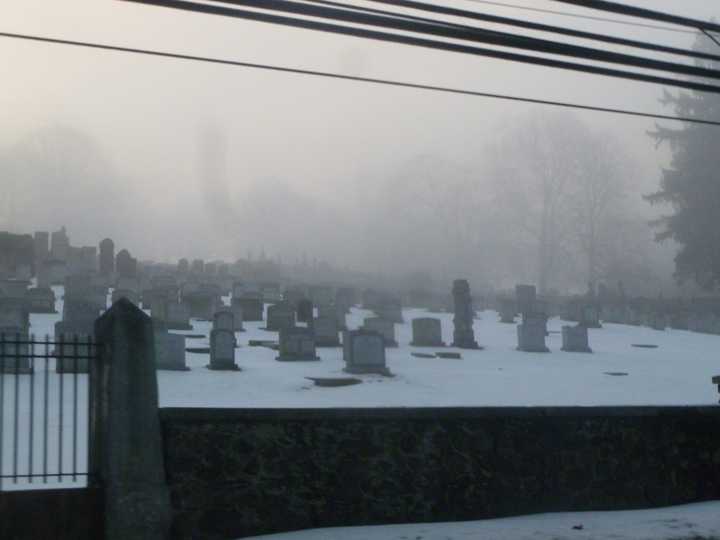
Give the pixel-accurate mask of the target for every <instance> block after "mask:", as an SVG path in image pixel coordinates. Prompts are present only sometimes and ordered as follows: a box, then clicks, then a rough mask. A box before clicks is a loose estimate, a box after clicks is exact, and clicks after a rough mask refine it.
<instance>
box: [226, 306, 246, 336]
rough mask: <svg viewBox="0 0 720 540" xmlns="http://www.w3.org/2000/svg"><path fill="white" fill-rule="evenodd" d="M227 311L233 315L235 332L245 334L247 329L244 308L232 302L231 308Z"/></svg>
mask: <svg viewBox="0 0 720 540" xmlns="http://www.w3.org/2000/svg"><path fill="white" fill-rule="evenodd" d="M227 309H228V310H229V311H230V312H232V314H233V330H234V331H235V332H244V331H245V328H244V327H243V310H242V307H240V304H237V303H235V302H231V303H230V307H229V308H227Z"/></svg>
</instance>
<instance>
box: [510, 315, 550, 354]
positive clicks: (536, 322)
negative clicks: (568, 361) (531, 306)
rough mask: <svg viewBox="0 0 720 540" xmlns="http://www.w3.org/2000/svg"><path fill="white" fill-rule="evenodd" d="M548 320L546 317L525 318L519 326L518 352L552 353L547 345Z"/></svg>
mask: <svg viewBox="0 0 720 540" xmlns="http://www.w3.org/2000/svg"><path fill="white" fill-rule="evenodd" d="M546 335H547V318H546V317H545V316H544V315H540V316H535V317H532V316H531V317H525V318H523V321H522V322H521V323H520V324H519V325H518V326H517V338H518V347H517V348H518V350H519V351H524V352H550V349H548V348H547V346H546V345H545V336H546Z"/></svg>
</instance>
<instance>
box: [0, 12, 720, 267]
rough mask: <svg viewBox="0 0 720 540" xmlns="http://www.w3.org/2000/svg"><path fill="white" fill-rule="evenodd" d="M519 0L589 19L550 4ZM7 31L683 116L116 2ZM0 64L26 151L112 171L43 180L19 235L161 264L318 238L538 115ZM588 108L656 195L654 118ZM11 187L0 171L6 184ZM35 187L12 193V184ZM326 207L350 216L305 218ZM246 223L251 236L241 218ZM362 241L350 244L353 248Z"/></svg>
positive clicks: (5, 54) (83, 63)
mask: <svg viewBox="0 0 720 540" xmlns="http://www.w3.org/2000/svg"><path fill="white" fill-rule="evenodd" d="M433 1H436V2H437V3H443V4H447V5H453V6H458V7H467V8H469V9H475V10H482V11H486V12H489V13H496V14H503V15H508V16H513V17H518V18H525V19H528V18H529V19H532V20H536V21H542V22H549V23H553V24H559V25H570V26H573V27H575V28H581V29H588V30H595V31H600V32H607V33H613V34H616V35H621V36H626V37H632V38H635V39H643V40H651V41H654V42H658V43H664V44H669V45H675V46H682V47H690V46H691V44H692V42H693V40H694V36H693V35H692V34H688V33H679V32H669V31H665V30H653V29H641V28H637V27H629V26H624V25H617V24H611V23H601V22H595V21H587V20H579V19H573V18H568V17H563V16H558V15H541V14H538V13H533V12H528V11H524V10H520V9H511V8H504V7H492V6H488V5H483V4H480V3H475V2H472V1H461V0H453V1H451V0H443V1H442V2H441V1H440V0H433ZM511 3H514V4H522V5H525V6H531V7H542V8H548V9H556V10H560V11H566V12H572V11H580V10H574V9H573V8H572V7H570V6H565V5H562V4H558V3H554V2H552V1H546V0H513V1H512V2H511ZM632 3H633V4H635V5H640V6H646V7H651V8H654V9H658V10H665V11H669V12H674V13H679V14H683V15H687V16H692V17H697V18H703V19H709V18H712V17H714V16H717V15H718V14H719V13H720V5H718V3H717V2H716V1H714V0H633V1H632ZM584 13H588V14H593V13H592V12H587V11H585V12H584ZM595 15H598V14H597V13H595ZM613 18H619V17H615V16H613ZM0 31H3V32H18V33H30V34H37V35H43V36H51V37H59V38H67V39H76V40H89V41H96V42H102V43H108V44H117V45H125V46H133V47H146V48H153V49H159V50H164V51H173V52H181V53H187V54H197V55H208V56H215V57H219V58H225V59H233V60H242V61H248V62H261V63H262V62H264V63H269V64H277V65H284V66H292V67H303V68H310V69H318V70H328V71H336V72H342V73H347V74H354V75H363V76H368V77H386V78H392V79H397V80H403V81H411V82H418V83H426V84H436V85H443V86H453V87H460V88H466V89H473V90H478V91H485V92H498V93H507V94H513V95H520V96H532V97H536V98H543V99H553V100H566V101H572V102H577V103H585V104H596V105H602V106H608V107H621V108H632V109H638V110H643V111H653V112H662V113H668V112H670V111H668V110H666V109H663V107H662V106H661V105H660V104H659V103H658V97H659V96H660V93H661V88H660V87H658V86H655V85H650V84H643V83H633V82H625V81H619V80H614V79H609V78H603V77H598V76H591V75H580V74H573V73H568V72H562V71H559V70H551V69H546V68H536V67H531V66H527V65H522V64H512V63H504V62H500V61H496V60H490V59H483V58H478V57H470V56H463V55H459V54H454V53H445V52H440V51H428V50H424V49H419V48H413V47H408V46H400V45H393V44H381V43H373V42H369V41H365V40H361V39H357V38H350V37H336V36H331V35H325V34H317V33H311V32H308V31H303V30H293V29H287V28H282V27H276V26H272V25H265V24H259V23H251V22H243V21H240V20H234V19H226V18H222V17H216V16H209V15H201V14H191V13H183V12H178V11H173V10H167V9H161V8H154V7H148V6H142V5H134V4H129V3H125V2H121V1H112V0H64V1H62V2H57V1H54V0H23V1H22V2H9V1H5V2H2V3H0ZM639 54H642V53H639ZM0 65H2V66H3V72H4V76H3V78H2V79H3V81H2V90H0V144H2V145H14V144H17V143H18V141H22V140H23V138H24V137H33V136H34V134H37V133H43V132H46V131H47V130H50V131H52V130H60V133H62V132H63V130H73V131H77V132H79V133H82V134H84V135H86V136H88V137H90V138H91V139H92V141H94V142H93V144H96V145H97V148H98V150H99V151H100V152H101V153H102V154H103V155H104V156H105V158H106V159H107V160H108V163H109V164H110V166H111V169H109V170H108V172H107V174H104V173H103V172H102V171H101V172H99V173H98V174H97V175H96V178H95V182H96V185H95V186H94V187H90V188H88V189H87V192H88V193H90V194H91V195H92V196H91V197H90V196H88V197H89V198H85V199H84V200H81V201H79V202H78V203H77V204H74V202H73V201H70V200H68V199H67V198H65V199H62V200H61V203H60V202H59V201H60V199H58V196H59V195H61V194H62V192H63V191H65V189H64V188H63V187H62V186H60V185H55V186H46V187H47V188H48V189H46V190H43V196H42V197H41V198H42V199H43V200H40V201H38V204H37V206H36V207H35V208H34V209H33V210H32V211H31V212H26V211H20V212H18V211H17V209H16V210H15V214H14V216H13V218H12V219H13V220H14V221H13V222H12V223H10V224H9V225H10V226H11V227H15V228H27V227H33V228H51V229H55V228H58V227H59V226H60V225H62V224H67V225H68V226H69V227H70V234H71V235H72V236H73V238H75V239H76V240H77V242H78V243H82V242H89V243H95V242H97V240H99V239H100V238H102V237H103V236H105V235H112V236H114V237H115V239H116V241H117V242H118V243H119V244H120V245H127V246H129V247H131V249H133V248H134V250H135V252H137V253H138V254H140V255H141V256H145V257H156V258H159V259H163V258H172V257H177V256H182V255H189V256H193V255H200V256H205V257H210V256H225V257H231V256H235V255H238V254H239V252H241V253H244V250H245V248H247V249H258V248H259V247H260V246H265V245H267V247H268V250H269V251H273V247H275V249H277V248H278V246H280V247H282V245H283V243H282V242H281V241H280V240H278V239H281V238H283V234H284V233H283V231H284V230H286V229H287V228H288V227H289V226H288V225H287V223H292V224H293V225H292V228H295V227H299V228H302V226H303V223H304V221H303V219H304V217H307V218H308V219H310V220H311V221H313V220H314V221H313V224H312V227H309V228H308V230H309V231H310V232H311V233H312V234H315V232H316V231H318V230H322V229H323V227H327V228H330V229H332V228H335V227H336V225H337V224H334V223H331V222H327V221H329V220H330V217H331V216H332V218H333V219H337V220H339V221H340V222H341V221H342V220H343V219H344V218H343V215H344V214H345V211H346V210H347V209H351V208H353V207H354V206H357V208H354V211H355V212H356V213H361V212H362V211H363V209H362V207H361V206H362V204H364V203H365V202H366V201H371V200H372V197H369V198H364V195H367V193H366V192H370V193H372V192H378V193H381V192H382V190H383V182H386V181H387V176H386V174H385V172H386V171H388V170H393V169H394V168H396V167H401V166H402V164H403V163H406V162H408V161H411V160H413V159H414V158H415V157H417V156H418V155H436V156H438V157H439V158H440V159H442V160H447V161H450V162H457V163H459V164H461V165H465V164H470V163H473V160H474V159H475V157H476V156H477V155H479V153H480V152H481V150H482V149H483V148H485V147H486V146H487V144H488V143H489V142H491V141H492V140H493V139H494V138H495V137H497V136H498V133H499V132H501V131H502V129H503V127H504V126H506V125H508V124H510V123H511V122H512V121H513V119H515V118H518V117H520V116H522V115H523V114H525V113H527V112H528V111H530V110H532V109H535V108H537V107H536V106H530V105H521V104H516V103H506V102H500V101H494V100H487V99H481V98H472V97H463V96H450V95H444V94H438V93H431V92H422V91H414V90H408V89H402V88H387V87H375V86H372V85H364V84H357V83H351V82H339V81H331V80H324V79H314V78H308V77H300V76H293V75H286V74H280V73H268V72H263V71H257V70H248V69H242V68H233V67H225V66H217V65H208V64H201V63H191V62H185V61H177V60H170V59H160V58H152V57H142V56H137V55H129V54H123V53H112V52H102V51H92V50H83V49H78V48H72V47H66V46H59V45H46V44H39V43H30V42H22V41H18V40H11V39H7V38H0ZM578 116H579V117H580V118H581V119H582V120H583V121H585V122H586V123H589V124H592V125H593V126H596V127H597V128H598V129H602V130H607V132H608V133H609V134H611V135H612V136H614V137H617V138H618V139H619V140H622V141H623V143H624V144H625V145H626V146H627V147H628V149H630V151H631V153H632V154H633V155H634V156H635V157H636V158H637V159H638V160H639V161H640V163H641V164H642V174H640V175H639V177H638V179H637V194H636V195H637V196H638V197H639V194H641V193H645V192H647V191H648V190H652V189H653V186H654V185H655V184H656V183H657V179H658V173H659V170H660V167H661V166H663V165H665V164H666V159H667V155H666V153H665V152H664V151H662V150H660V151H658V150H656V149H655V146H654V144H653V142H652V141H651V140H650V139H649V138H648V137H647V135H646V131H647V130H648V129H650V128H651V127H652V126H653V122H652V121H648V120H643V119H629V118H622V117H617V116H612V115H604V114H597V113H578ZM212 132H215V133H219V134H220V135H221V138H222V137H225V138H226V141H225V148H226V156H227V166H226V167H225V168H224V169H223V170H224V173H225V175H226V176H225V177H226V178H227V184H222V185H210V186H209V185H208V183H207V174H208V171H207V167H205V166H203V164H202V148H203V147H204V146H203V143H201V142H200V141H201V138H202V137H204V135H202V134H207V133H212ZM205 146H207V145H205ZM210 155H212V152H210ZM12 181H13V180H12V179H11V178H8V177H7V176H5V177H0V183H6V184H10V183H11V182H12ZM478 181H479V182H482V179H481V178H479V179H478ZM58 182H59V181H58ZM70 182H72V180H70ZM25 187H28V186H17V185H13V186H11V189H10V190H9V192H10V193H12V189H16V190H17V189H25ZM81 188H82V190H85V187H82V186H81ZM78 189H80V188H78ZM286 191H287V192H289V193H293V194H295V195H297V197H296V198H297V200H298V204H297V208H299V209H301V210H302V212H303V213H304V214H308V215H307V216H305V215H302V216H287V215H285V216H282V217H281V216H278V215H277V212H280V213H283V212H285V213H286V214H287V212H288V211H289V210H288V205H285V206H280V207H277V206H276V205H275V203H274V201H273V198H274V197H275V194H277V193H284V192H286ZM69 193H74V192H72V191H71V192H69ZM103 194H104V196H103ZM298 194H299V195H298ZM295 195H294V196H295ZM98 198H100V199H101V200H97V199H98ZM81 199H82V197H81ZM293 200H295V199H293V198H292V197H290V198H289V201H290V203H289V205H290V206H291V207H292V201H293ZM248 201H249V202H248ZM116 205H123V208H124V210H123V211H122V212H120V213H119V214H117V215H115V216H114V220H109V221H108V222H107V223H104V222H103V220H102V216H103V213H104V211H103V208H108V209H111V208H112V207H114V206H116ZM320 206H322V207H324V208H333V209H336V210H337V214H335V215H333V214H332V213H324V214H322V213H319V214H317V215H309V214H313V213H314V209H315V208H316V207H320ZM273 209H276V210H277V212H276V215H272V212H271V211H272V210H273ZM299 211H300V210H299ZM83 214H85V215H86V216H87V219H83V218H82V215H83ZM213 214H216V215H215V216H213ZM217 214H223V215H217ZM234 214H244V215H243V216H238V215H234ZM249 214H252V216H253V219H254V220H255V221H254V222H253V223H254V224H253V226H252V227H250V226H248V227H247V228H246V229H244V228H241V227H240V228H235V227H234V226H233V223H235V222H237V220H238V219H240V220H242V219H249V218H247V216H248V215H249ZM0 217H1V216H0ZM285 218H289V221H285V220H284V219H285ZM5 221H6V222H5V225H8V224H7V217H6V218H5ZM123 223H124V224H125V226H123V225H122V224H123ZM2 225H3V224H2V223H1V221H0V227H2ZM106 229H107V230H106ZM265 233H267V236H264V235H265ZM292 233H293V234H294V235H295V236H293V238H300V237H301V236H302V235H299V233H298V231H297V230H295V231H292ZM353 240H354V239H352V238H348V244H349V245H352V244H353ZM239 246H242V248H240V247H239ZM228 251H235V253H229V252H228Z"/></svg>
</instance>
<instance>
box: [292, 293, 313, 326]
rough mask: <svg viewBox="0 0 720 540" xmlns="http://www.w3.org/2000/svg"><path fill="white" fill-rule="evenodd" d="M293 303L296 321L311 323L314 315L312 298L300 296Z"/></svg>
mask: <svg viewBox="0 0 720 540" xmlns="http://www.w3.org/2000/svg"><path fill="white" fill-rule="evenodd" d="M295 305H296V309H295V313H296V315H297V321H298V322H301V323H311V322H312V320H313V318H314V317H315V307H314V306H313V303H312V300H308V299H307V298H301V299H300V300H298V301H297V303H296V304H295Z"/></svg>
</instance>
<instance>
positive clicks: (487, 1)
mask: <svg viewBox="0 0 720 540" xmlns="http://www.w3.org/2000/svg"><path fill="white" fill-rule="evenodd" d="M466 1H467V2H474V3H476V4H485V5H488V6H498V7H505V8H513V9H522V10H524V11H534V12H536V13H547V14H549V15H562V16H563V17H573V18H575V19H586V20H589V21H600V22H609V23H615V24H623V25H626V26H636V27H639V28H652V29H654V30H665V31H668V32H678V33H681V34H694V33H695V32H693V31H692V30H684V29H682V28H673V27H671V26H659V25H656V24H644V23H639V22H631V21H622V20H620V19H607V18H605V17H593V16H592V15H580V14H579V13H568V12H567V11H556V10H553V9H542V8H533V7H530V6H520V5H517V4H507V3H505V2H493V1H491V0H466Z"/></svg>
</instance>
